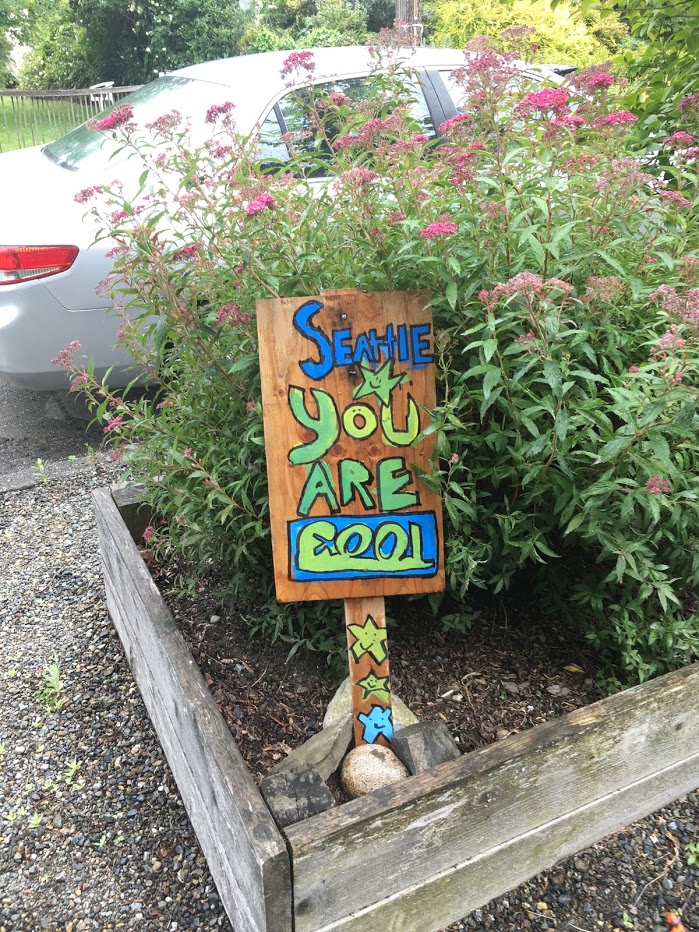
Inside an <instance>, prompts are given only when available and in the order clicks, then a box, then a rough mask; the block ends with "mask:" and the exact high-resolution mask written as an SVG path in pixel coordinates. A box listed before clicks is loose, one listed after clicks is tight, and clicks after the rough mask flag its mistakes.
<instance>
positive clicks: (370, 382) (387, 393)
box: [352, 359, 410, 407]
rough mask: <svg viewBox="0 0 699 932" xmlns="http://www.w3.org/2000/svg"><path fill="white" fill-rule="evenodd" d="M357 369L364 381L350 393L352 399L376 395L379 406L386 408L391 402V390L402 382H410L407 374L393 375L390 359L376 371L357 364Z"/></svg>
mask: <svg viewBox="0 0 699 932" xmlns="http://www.w3.org/2000/svg"><path fill="white" fill-rule="evenodd" d="M359 368H360V369H361V370H362V375H363V376H364V381H363V382H362V384H361V385H358V386H357V387H356V388H355V390H354V391H353V392H352V397H353V398H366V397H367V395H376V397H377V398H378V399H379V401H380V402H381V404H383V405H386V407H388V404H389V402H390V400H391V392H392V391H393V389H394V388H397V387H398V386H399V385H402V384H403V383H404V382H409V381H410V379H409V378H408V373H407V372H401V374H400V375H393V360H392V359H388V360H387V361H386V362H385V363H384V364H383V365H382V366H379V368H378V369H370V368H369V366H365V365H364V364H363V363H360V364H359Z"/></svg>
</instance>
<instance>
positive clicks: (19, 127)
mask: <svg viewBox="0 0 699 932" xmlns="http://www.w3.org/2000/svg"><path fill="white" fill-rule="evenodd" d="M96 112H97V108H96V107H91V106H90V105H89V103H88V101H87V99H86V98H85V97H80V98H78V99H71V100H41V99H40V98H31V97H9V96H4V95H1V94H0V152H9V151H10V150H11V149H23V148H26V147H27V146H34V145H38V144H40V143H44V142H50V141H51V140H52V139H56V137H57V136H62V135H63V134H64V133H67V132H68V131H69V130H71V129H73V128H74V127H76V126H78V125H79V124H80V123H83V122H84V121H85V120H87V119H89V118H90V117H91V116H94V114H95V113H96Z"/></svg>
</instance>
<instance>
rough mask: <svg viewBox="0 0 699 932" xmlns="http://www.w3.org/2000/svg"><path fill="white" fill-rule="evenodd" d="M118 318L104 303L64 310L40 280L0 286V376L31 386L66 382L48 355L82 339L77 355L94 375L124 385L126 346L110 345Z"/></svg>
mask: <svg viewBox="0 0 699 932" xmlns="http://www.w3.org/2000/svg"><path fill="white" fill-rule="evenodd" d="M119 325H120V320H119V319H118V318H117V317H116V316H115V315H111V314H110V313H109V311H107V310H105V308H103V307H101V308H91V309H86V310H68V309H66V308H65V307H64V306H63V305H62V304H60V303H59V302H58V301H57V300H56V298H54V297H53V295H51V294H50V293H49V291H48V290H47V289H46V288H44V286H43V285H42V284H41V282H27V283H26V284H21V285H16V286H15V285H4V286H2V287H0V379H2V380H3V381H5V382H9V383H10V384H11V385H15V386H17V387H19V388H25V389H29V390H31V391H55V390H60V389H66V388H68V385H69V381H68V376H67V374H66V370H65V369H63V368H61V367H60V366H52V365H51V360H52V359H53V358H54V357H55V356H56V355H57V353H58V352H59V351H60V350H62V349H64V348H65V347H66V346H68V344H70V343H72V342H73V341H74V340H77V341H78V342H79V343H80V344H81V347H82V349H81V351H80V354H79V357H80V361H81V362H83V363H85V364H87V362H88V360H89V359H92V360H93V363H94V371H95V375H96V376H97V377H98V378H99V377H101V376H103V375H104V374H105V373H106V372H107V371H108V370H110V369H111V370H112V373H111V374H110V377H109V384H110V386H112V387H114V388H120V387H123V386H124V385H126V384H127V383H128V382H129V381H130V380H131V379H132V378H133V377H134V376H135V375H136V372H135V370H134V369H133V368H132V361H131V359H130V357H129V355H128V353H127V352H126V350H125V349H123V348H121V347H115V346H114V344H115V341H116V337H117V332H118V330H119Z"/></svg>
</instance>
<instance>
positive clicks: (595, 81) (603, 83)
mask: <svg viewBox="0 0 699 932" xmlns="http://www.w3.org/2000/svg"><path fill="white" fill-rule="evenodd" d="M615 82H616V78H615V77H614V75H613V74H607V73H606V72H604V71H600V72H597V73H596V74H591V75H590V76H589V77H588V78H587V79H586V80H585V90H587V91H599V90H606V89H607V88H608V87H611V86H612V84H614V83H615Z"/></svg>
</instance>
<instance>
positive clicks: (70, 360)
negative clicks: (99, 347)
mask: <svg viewBox="0 0 699 932" xmlns="http://www.w3.org/2000/svg"><path fill="white" fill-rule="evenodd" d="M82 348H83V347H82V343H80V342H79V341H78V340H73V342H72V343H70V344H69V345H68V346H66V347H65V349H62V350H60V352H58V353H56V355H55V356H54V357H53V359H52V360H51V365H52V366H62V367H63V368H64V369H71V368H72V367H73V366H74V365H75V358H76V356H77V354H78V353H79V352H80V350H81V349H82Z"/></svg>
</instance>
